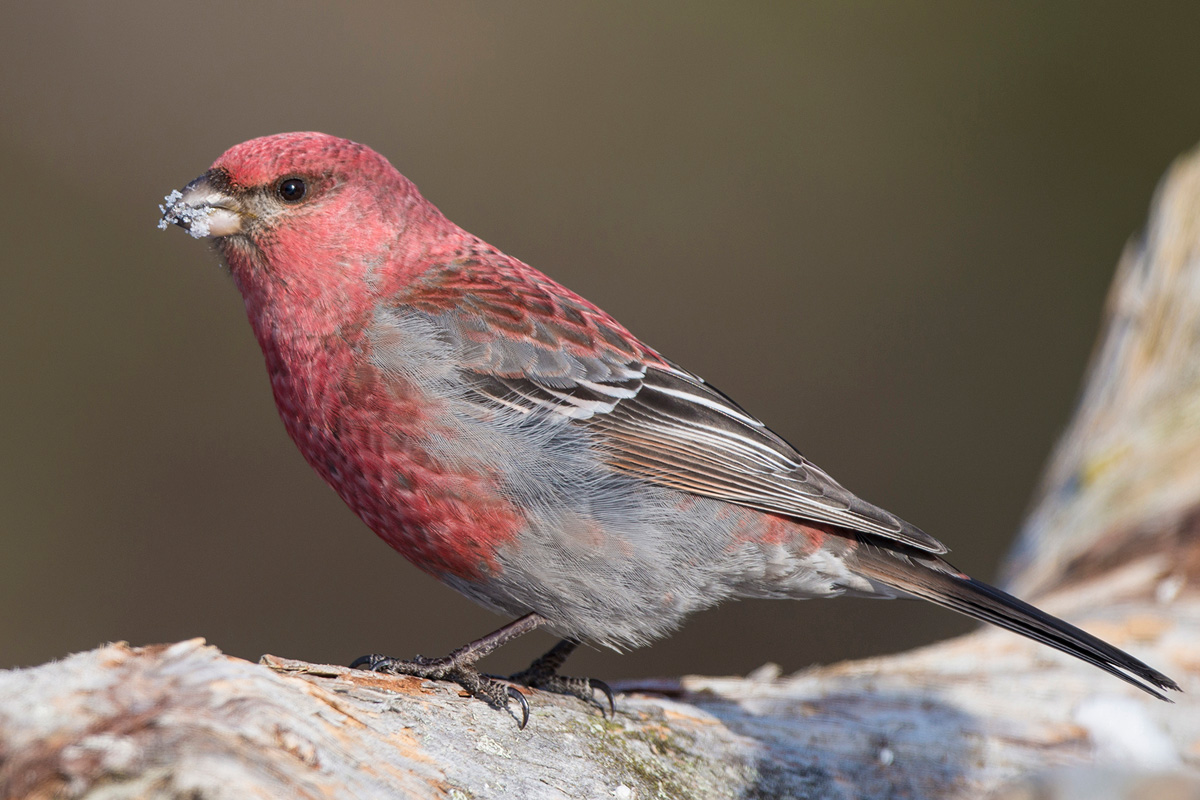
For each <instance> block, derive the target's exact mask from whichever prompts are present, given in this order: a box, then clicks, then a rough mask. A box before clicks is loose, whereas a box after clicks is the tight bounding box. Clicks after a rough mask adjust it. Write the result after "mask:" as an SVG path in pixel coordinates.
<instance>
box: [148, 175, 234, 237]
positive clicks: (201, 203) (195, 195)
mask: <svg viewBox="0 0 1200 800" xmlns="http://www.w3.org/2000/svg"><path fill="white" fill-rule="evenodd" d="M214 172H219V171H214V170H210V171H209V172H206V173H204V174H203V175H201V176H200V177H199V178H196V180H194V181H192V182H191V183H189V184H188V185H187V186H185V187H183V191H180V190H178V189H176V190H175V191H173V192H171V193H170V194H169V195H167V196H166V198H165V200H166V202H165V203H164V204H163V205H160V206H159V207H158V210H159V211H161V212H162V219H160V220H159V221H158V227H159V230H166V229H167V226H168V225H178V226H179V227H181V228H183V229H184V230H186V231H187V232H188V233H190V234H191V235H192V236H195V237H196V238H197V239H204V238H206V237H207V238H216V237H220V236H231V235H233V234H235V233H241V231H242V221H243V219H244V217H245V214H244V212H243V211H242V210H241V207H240V206H241V204H240V203H239V202H238V201H237V199H236V198H235V197H233V196H232V195H230V194H229V193H228V192H227V191H224V190H223V189H222V185H223V184H227V182H226V181H225V180H223V178H224V174H223V173H221V174H214Z"/></svg>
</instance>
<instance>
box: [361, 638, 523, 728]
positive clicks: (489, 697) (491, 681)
mask: <svg viewBox="0 0 1200 800" xmlns="http://www.w3.org/2000/svg"><path fill="white" fill-rule="evenodd" d="M350 668H351V669H365V670H367V671H369V672H380V673H384V674H386V675H411V676H413V677H415V678H425V679H426V680H431V681H452V682H454V683H457V684H458V685H459V686H461V687H462V688H463V689H464V690H466V692H467V693H468V694H470V695H471V696H472V697H474V698H476V699H478V700H482V701H483V702H485V703H487V704H488V705H489V706H491V707H492V708H495V709H499V710H502V711H508V712H509V713H510V714H512V715H513V716H514V717H516V718H517V722H518V725H519V727H521V728H524V727H525V724H526V723H527V722H529V702H528V701H527V700H526V699H525V695H523V694H521V692H520V690H518V689H516V688H514V687H512V686H509V685H507V684H506V683H502V682H501V681H499V680H497V679H495V678H493V677H491V676H489V675H484V674H482V673H481V672H480V671H479V670H477V669H476V668H475V666H474V664H473V663H470V662H465V661H464V659H461V658H456V657H455V654H453V653H452V654H450V655H448V656H446V657H445V658H426V657H425V656H417V657H416V658H414V659H413V660H412V661H404V660H402V659H399V658H390V657H388V656H384V655H380V654H378V653H373V654H371V655H369V656H362V657H361V658H357V659H355V660H354V663H352V664H351V665H350ZM510 701H516V705H517V708H518V709H519V711H520V713H519V714H518V713H517V712H515V711H513V709H512V707H511V706H510V705H509V704H510Z"/></svg>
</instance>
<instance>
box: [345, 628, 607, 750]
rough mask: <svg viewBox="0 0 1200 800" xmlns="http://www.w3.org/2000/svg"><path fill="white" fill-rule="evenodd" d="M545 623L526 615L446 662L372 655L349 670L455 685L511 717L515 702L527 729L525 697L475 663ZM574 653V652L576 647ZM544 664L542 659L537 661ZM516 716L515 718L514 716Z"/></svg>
mask: <svg viewBox="0 0 1200 800" xmlns="http://www.w3.org/2000/svg"><path fill="white" fill-rule="evenodd" d="M544 621H545V620H543V619H542V617H540V616H539V615H538V614H536V613H533V614H526V615H525V616H523V617H521V618H520V619H518V620H516V621H514V622H510V623H509V624H508V625H505V626H504V627H503V628H500V629H499V630H496V631H493V632H492V633H489V634H488V635H487V636H484V637H483V638H482V639H476V640H475V641H473V642H471V643H470V644H467V645H464V646H462V647H460V648H458V649H457V650H455V651H454V652H452V653H451V654H450V655H448V656H446V657H445V658H425V657H424V656H417V657H416V658H414V659H413V660H412V661H403V660H401V659H398V658H389V657H388V656H384V655H380V654H378V653H373V654H371V655H369V656H362V657H361V658H356V659H355V660H354V663H353V664H351V665H350V668H351V669H365V670H368V671H370V672H382V673H386V674H389V675H412V676H413V677H417V678H425V679H427V680H433V681H454V682H455V683H457V684H458V685H459V686H461V687H462V688H464V689H466V690H467V692H469V693H470V694H471V696H472V697H475V698H477V699H479V700H482V701H483V702H485V703H487V704H488V705H489V706H491V707H492V708H497V709H503V710H506V711H509V712H510V713H512V711H511V709H510V708H509V701H510V700H516V701H517V705H518V706H520V709H521V716H520V719H519V720H518V722H519V724H520V727H521V728H524V727H525V724H526V723H527V722H529V703H528V701H526V700H525V695H523V694H521V692H520V691H518V690H517V689H514V688H513V687H512V686H507V685H505V684H504V683H501V682H500V681H499V680H496V679H495V678H492V677H490V676H487V675H483V674H481V673H480V672H479V670H477V669H476V668H475V662H476V661H478V660H479V659H481V658H483V657H484V656H486V655H488V654H489V653H491V652H492V651H493V650H495V649H496V648H498V647H500V646H501V645H504V644H506V643H508V642H510V641H512V640H513V639H515V638H517V637H518V636H521V635H522V634H525V633H528V632H529V631H531V630H533V629H534V628H536V627H537V626H538V625H541V624H542V623H543V622H544ZM571 649H574V647H572V648H571ZM551 652H553V651H551ZM569 652H570V650H567V653H569ZM547 655H549V653H547ZM543 658H545V656H543ZM563 658H566V654H564V655H563V656H562V658H560V659H559V663H562V659H563ZM541 660H542V659H539V660H538V661H541ZM537 663H538V662H536V661H535V662H534V664H537ZM551 672H553V670H551ZM610 697H611V693H610ZM514 716H516V715H515V714H514Z"/></svg>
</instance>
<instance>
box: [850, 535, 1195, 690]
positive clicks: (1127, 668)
mask: <svg viewBox="0 0 1200 800" xmlns="http://www.w3.org/2000/svg"><path fill="white" fill-rule="evenodd" d="M857 556H858V562H859V563H858V567H859V569H860V570H861V571H862V573H863V574H865V575H866V576H867V577H869V578H871V579H872V580H877V581H879V582H880V583H883V584H886V585H888V586H891V587H893V588H895V589H899V590H901V591H903V592H904V593H906V594H909V595H912V596H914V597H919V598H921V599H922V600H928V601H930V602H931V603H936V604H938V605H939V606H943V607H945V608H949V609H951V610H953V611H957V612H959V613H960V614H966V615H967V616H968V617H974V618H975V619H978V620H982V621H983V622H990V623H991V624H993V625H998V626H1000V627H1001V628H1006V629H1008V630H1010V631H1013V632H1014V633H1019V634H1021V635H1022V636H1028V637H1029V638H1030V639H1033V640H1034V641H1037V642H1041V643H1042V644H1046V645H1049V646H1050V647H1053V648H1054V649H1056V650H1061V651H1062V652H1064V653H1069V654H1070V655H1073V656H1075V657H1076V658H1078V659H1081V660H1083V661H1086V662H1088V663H1089V664H1092V665H1094V666H1097V667H1099V668H1100V669H1102V670H1104V671H1105V672H1107V673H1109V674H1110V675H1115V676H1116V677H1118V678H1120V679H1121V680H1123V681H1125V682H1126V683H1129V684H1132V685H1134V686H1136V687H1138V688H1139V689H1141V690H1142V691H1143V692H1146V693H1148V694H1151V695H1154V696H1155V697H1157V698H1158V699H1160V700H1167V698H1166V697H1165V696H1164V695H1163V694H1162V692H1159V691H1157V689H1164V690H1171V691H1180V689H1179V685H1178V684H1176V683H1175V681H1173V680H1171V679H1170V678H1168V677H1167V676H1166V675H1163V674H1162V673H1161V672H1158V671H1157V670H1155V669H1153V668H1151V667H1150V666H1148V665H1146V664H1144V663H1142V662H1141V661H1139V660H1138V659H1136V658H1134V657H1133V656H1131V655H1129V654H1128V653H1126V652H1125V651H1124V650H1120V649H1119V648H1116V647H1113V646H1112V645H1111V644H1109V643H1108V642H1105V641H1103V640H1102V639H1098V638H1096V637H1095V636H1092V635H1091V634H1090V633H1086V632H1084V631H1082V630H1080V629H1079V628H1076V627H1075V626H1074V625H1071V624H1070V623H1068V622H1064V621H1063V620H1061V619H1059V618H1057V617H1054V616H1051V615H1050V614H1047V613H1046V612H1045V611H1042V610H1041V609H1038V608H1035V607H1034V606H1031V605H1030V604H1029V603H1026V602H1024V601H1022V600H1018V599H1017V598H1015V597H1013V596H1012V595H1010V594H1008V593H1007V592H1003V591H1001V590H999V589H997V588H995V587H994V586H989V585H988V584H986V583H983V582H982V581H977V580H975V579H974V578H972V577H970V576H969V575H964V574H963V573H961V572H958V571H957V570H955V569H954V568H953V567H951V566H950V565H949V564H947V563H946V562H945V561H942V560H941V559H940V558H938V557H936V556H931V555H930V554H928V553H920V552H918V551H915V550H909V549H907V548H905V549H904V550H895V549H892V548H891V547H880V546H878V545H876V544H874V543H871V542H869V541H863V540H860V544H859V548H858V551H857ZM1168 702H1170V701H1169V700H1168Z"/></svg>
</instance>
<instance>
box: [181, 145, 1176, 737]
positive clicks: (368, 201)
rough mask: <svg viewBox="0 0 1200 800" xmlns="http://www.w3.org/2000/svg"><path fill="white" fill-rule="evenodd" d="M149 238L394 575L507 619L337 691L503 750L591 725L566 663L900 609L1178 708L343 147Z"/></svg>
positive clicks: (604, 688) (1163, 687)
mask: <svg viewBox="0 0 1200 800" xmlns="http://www.w3.org/2000/svg"><path fill="white" fill-rule="evenodd" d="M159 210H160V211H161V218H160V222H159V226H160V227H161V228H167V227H168V226H170V225H177V226H179V227H182V228H184V229H185V230H186V231H188V232H189V233H190V234H191V235H192V236H194V237H196V238H206V239H210V240H211V241H212V242H213V243H214V245H215V248H216V250H217V251H218V253H219V254H220V256H221V258H222V260H223V262H224V264H225V266H226V267H227V269H228V272H229V274H230V275H231V276H232V279H233V282H234V283H235V284H236V286H237V288H238V290H239V291H240V293H241V295H242V297H243V300H244V303H245V308H246V312H247V316H248V318H249V321H250V325H251V328H252V329H253V332H254V335H255V337H256V339H257V341H258V343H259V345H260V346H261V349H262V352H263V355H264V357H265V361H266V367H267V372H268V375H269V377H270V383H271V389H272V392H273V394H274V399H275V403H276V406H277V408H278V411H279V415H280V417H281V419H282V421H283V424H284V427H285V428H286V429H287V432H288V433H289V434H290V436H291V438H292V439H293V440H294V441H295V443H296V445H297V446H298V448H299V450H300V452H301V453H302V454H303V456H304V458H305V459H306V460H307V461H308V463H309V464H310V465H311V466H312V467H313V469H315V470H316V471H317V473H319V474H320V476H321V477H322V478H324V480H325V481H326V482H328V483H329V485H330V486H332V487H333V489H334V490H335V491H336V492H337V494H338V495H340V497H341V498H342V500H344V501H345V503H346V504H347V505H348V506H349V507H350V508H351V509H352V510H353V511H354V512H355V513H356V514H357V515H358V516H359V517H360V518H361V520H362V521H363V522H364V523H365V524H366V525H367V527H369V528H370V529H372V530H373V531H374V532H375V533H376V534H377V535H378V536H379V537H380V538H382V539H383V540H384V541H385V542H386V543H387V544H389V545H390V546H391V547H393V548H394V549H395V550H397V551H399V552H400V553H401V554H402V555H403V556H404V557H406V558H407V559H408V560H409V561H411V562H412V563H413V564H415V565H416V566H417V567H418V568H420V569H421V570H423V571H424V572H426V573H428V574H430V575H432V576H433V577H435V578H437V579H439V580H440V581H442V582H443V583H445V584H446V585H448V586H450V587H451V588H453V589H456V590H458V591H459V592H461V593H462V594H464V595H466V596H467V597H469V598H471V599H472V600H475V601H477V602H478V603H480V604H482V605H484V606H485V607H487V608H490V609H492V610H493V611H496V612H498V613H500V614H504V615H507V616H509V617H512V618H514V620H513V621H512V622H511V623H509V624H507V625H504V626H503V627H501V628H499V629H498V630H496V631H494V632H493V633H491V634H488V635H487V636H484V637H482V638H480V639H477V640H475V641H472V642H470V643H469V644H467V645H464V646H463V647H461V648H459V649H457V650H455V651H453V652H452V653H450V654H449V655H447V656H445V657H442V658H426V657H423V656H416V657H415V658H411V659H408V660H404V659H399V658H392V657H388V656H384V655H381V654H372V655H369V656H363V657H362V658H360V659H358V660H357V661H355V662H354V663H353V664H352V666H355V667H362V668H366V669H370V670H374V671H377V672H382V673H389V674H398V675H401V674H402V675H415V676H418V677H422V678H427V679H431V680H447V681H452V682H454V683H457V684H458V685H459V686H461V687H462V688H463V689H465V690H466V691H467V692H468V693H469V694H470V695H472V696H474V697H475V698H478V699H479V700H482V701H484V702H486V703H488V704H489V705H491V706H493V707H495V708H497V709H503V710H507V711H508V712H509V713H511V714H513V716H514V717H517V718H518V721H519V724H520V726H521V727H522V728H523V727H524V726H525V724H526V723H527V721H528V719H529V705H528V702H527V700H526V699H525V695H524V693H523V692H521V691H519V690H518V689H517V688H515V687H516V686H524V687H527V688H532V689H541V690H545V691H549V692H557V693H562V694H567V695H571V696H575V697H578V698H581V699H583V700H584V701H586V702H589V703H593V704H595V705H597V706H599V707H600V709H601V711H602V712H606V713H613V712H614V706H613V693H612V690H611V689H610V688H609V686H608V685H607V684H606V683H605V682H604V681H602V680H599V679H596V678H580V677H571V676H564V675H562V674H560V672H559V669H560V667H561V666H562V664H563V662H564V661H565V659H566V658H567V656H569V655H570V654H571V652H572V651H574V650H575V649H576V648H577V647H578V646H579V645H580V644H581V643H589V644H591V645H593V646H602V647H609V648H613V649H616V650H624V649H627V648H633V647H639V646H643V645H646V644H649V643H650V642H652V641H654V640H656V639H659V638H662V637H664V636H667V635H668V634H670V633H671V632H673V631H674V630H676V629H677V628H678V627H679V626H680V625H681V624H682V623H683V621H684V619H685V618H686V617H688V616H689V615H690V614H692V613H695V612H697V611H700V610H702V609H705V608H708V607H711V606H714V605H716V604H718V603H720V602H722V601H725V600H730V599H734V598H792V599H805V598H825V597H836V596H859V597H881V598H890V597H906V598H919V599H922V600H926V601H929V602H932V603H935V604H937V605H939V606H943V607H945V608H948V609H951V610H953V611H957V612H959V613H962V614H965V615H967V616H969V617H973V618H975V619H977V620H981V621H983V622H988V623H991V624H993V625H997V626H999V627H1001V628H1005V629H1008V630H1009V631H1013V632H1015V633H1018V634H1021V635H1023V636H1026V637H1029V638H1030V639H1033V640H1035V641H1038V642H1041V643H1042V644H1045V645H1048V646H1050V647H1052V648H1055V649H1057V650H1060V651H1062V652H1065V653H1068V654H1070V655H1072V656H1075V657H1076V658H1079V659H1081V660H1083V661H1085V662H1087V663H1089V664H1092V665H1093V666H1095V667H1098V668H1099V669H1101V670H1104V671H1105V672H1108V673H1110V674H1111V675H1114V676H1116V677H1118V678H1120V679H1121V680H1123V681H1126V682H1127V683H1129V684H1132V685H1133V686H1136V687H1138V688H1139V689H1141V690H1142V691H1144V692H1147V693H1148V694H1150V695H1152V696H1154V697H1156V698H1159V699H1163V700H1165V699H1167V697H1166V696H1165V695H1164V694H1163V692H1164V691H1178V690H1179V686H1178V685H1177V684H1176V683H1175V681H1173V680H1172V679H1171V678H1169V677H1167V676H1166V675H1164V674H1162V673H1161V672H1158V671H1157V670H1155V669H1153V668H1151V667H1150V666H1148V665H1146V664H1144V663H1143V662H1141V661H1139V660H1138V659H1136V658H1134V657H1133V656H1131V655H1129V654H1128V653H1126V652H1124V651H1122V650H1120V649H1118V648H1116V647H1114V646H1113V645H1111V644H1109V643H1107V642H1105V641H1103V640H1101V639H1099V638H1097V637H1095V636H1093V635H1091V634H1089V633H1087V632H1085V631H1083V630H1081V629H1079V628H1077V627H1075V626H1074V625H1071V624H1069V623H1067V622H1065V621H1063V620H1061V619H1058V618H1056V617H1054V616H1051V615H1050V614H1047V613H1046V612H1044V611H1042V610H1040V609H1038V608H1036V607H1034V606H1032V605H1030V604H1028V603H1026V602H1024V601H1022V600H1019V599H1017V598H1016V597H1013V596H1012V595H1010V594H1008V593H1006V592H1004V591H1002V590H1000V589H997V588H995V587H992V586H990V585H988V584H986V583H984V582H982V581H979V580H976V579H974V578H972V577H970V576H969V575H967V574H965V573H963V572H961V571H959V570H958V569H956V568H954V567H953V566H951V565H950V564H949V563H948V562H947V561H946V560H945V559H944V558H943V556H944V555H945V554H946V553H947V552H948V548H947V547H946V546H945V545H944V544H942V542H940V541H939V540H937V539H935V538H934V537H933V536H931V535H929V534H927V533H925V532H924V531H922V530H921V529H919V528H917V527H915V526H914V525H912V524H910V523H908V522H906V521H904V520H902V519H901V518H899V517H898V516H896V515H895V514H892V513H891V512H889V511H886V510H884V509H882V508H880V507H878V506H875V505H873V504H871V503H869V502H867V501H865V500H862V499H860V498H859V497H857V496H856V495H855V494H853V493H851V492H850V491H849V490H847V489H845V488H844V487H843V486H842V485H841V484H839V483H838V482H837V481H836V480H834V478H832V477H831V476H830V475H829V474H828V473H826V472H825V471H824V470H822V469H821V468H820V467H818V466H817V465H816V464H814V463H812V462H811V461H809V460H808V459H807V458H805V457H804V456H803V455H801V453H800V452H799V450H797V449H796V448H795V447H793V446H792V445H791V444H789V443H788V442H787V441H785V440H784V439H783V438H782V437H780V436H779V435H777V434H776V433H774V432H773V431H772V430H771V429H770V428H768V427H767V426H766V425H765V424H764V423H763V422H762V421H760V420H759V419H758V418H757V417H755V416H754V415H752V414H750V413H749V412H748V411H746V410H745V409H744V408H742V406H740V405H738V404H737V403H736V402H735V401H734V400H733V399H731V398H730V397H729V396H727V395H726V394H724V393H722V392H720V391H718V390H717V389H716V388H715V387H713V386H712V385H711V384H709V383H707V382H705V381H704V380H703V379H702V378H701V377H699V376H698V375H696V374H695V373H693V372H690V371H688V370H687V369H685V368H684V367H682V366H680V365H678V364H676V363H675V362H673V361H671V360H669V359H667V358H666V357H664V356H663V355H661V354H660V353H659V352H658V351H656V350H655V349H653V348H651V347H650V346H649V345H646V344H644V343H643V342H642V341H641V340H640V339H638V338H637V337H636V336H634V335H633V334H632V333H631V332H629V330H627V329H626V328H625V327H624V326H623V325H621V323H619V322H618V321H617V320H616V319H614V318H613V317H612V316H610V315H609V314H607V313H606V312H604V311H603V310H601V309H600V308H598V307H597V306H596V305H594V304H592V303H591V302H589V301H588V300H586V299H584V298H583V297H581V296H580V295H578V294H576V293H574V292H572V291H571V290H569V289H567V288H566V287H564V286H562V285H560V284H559V283H557V282H556V281H554V280H553V279H551V278H550V277H548V276H547V275H545V274H544V273H542V272H539V271H538V270H536V269H534V268H533V267H531V266H529V265H527V264H525V263H524V262H522V261H520V260H518V259H516V258H513V257H511V256H508V255H506V254H504V253H503V252H501V251H500V250H499V249H497V248H496V247H493V246H492V245H490V244H488V243H486V242H484V241H483V240H482V239H480V238H478V237H476V236H474V235H472V234H470V233H468V232H467V231H465V230H463V229H462V228H460V227H459V226H458V225H456V224H454V223H453V222H451V221H450V220H449V219H447V218H446V216H445V215H443V214H442V213H441V212H440V211H439V210H438V209H437V208H436V207H435V206H434V205H433V204H432V203H430V202H429V201H428V200H426V199H425V198H424V197H423V196H422V195H421V194H420V192H418V190H417V188H416V187H415V185H414V184H413V183H412V182H411V181H410V180H409V179H408V178H406V177H404V176H403V175H402V174H401V173H400V172H399V171H398V170H397V169H396V168H395V167H394V166H392V164H391V163H390V162H389V161H388V160H387V159H386V158H384V157H383V156H382V155H380V154H379V153H377V152H376V151H374V150H372V149H371V148H369V147H367V146H365V145H362V144H359V143H356V142H353V141H350V140H347V139H342V138H338V137H334V136H331V135H328V134H322V133H316V132H298V133H284V134H277V135H273V136H265V137H261V138H256V139H252V140H249V141H247V142H243V143H241V144H238V145H236V146H234V147H232V148H230V149H229V150H227V151H226V152H225V153H224V154H222V155H221V156H220V157H219V158H217V160H216V161H215V162H213V164H212V165H211V167H210V168H209V169H208V170H207V171H205V172H204V173H203V174H202V175H201V176H200V177H198V178H196V179H195V180H193V181H191V182H190V183H188V184H187V185H186V186H185V187H184V188H183V189H182V190H175V191H173V192H171V193H170V194H169V195H167V196H166V199H165V202H164V203H163V204H162V205H160V206H159ZM536 628H543V629H546V630H548V631H550V632H551V633H553V634H555V635H556V636H558V637H559V639H560V640H559V642H558V644H556V645H555V646H554V647H553V648H552V649H551V650H550V651H549V652H547V653H546V654H545V655H543V656H541V657H540V658H538V659H537V660H535V661H534V662H533V663H532V664H531V665H530V667H529V668H528V669H526V670H524V671H522V672H520V673H517V674H515V675H512V676H508V678H500V677H497V676H492V675H485V674H483V673H481V672H480V671H479V668H478V667H477V662H478V661H479V660H480V659H481V658H483V657H484V656H486V655H488V654H489V653H491V652H493V651H494V650H496V649H497V648H498V647H500V646H502V645H503V644H505V643H507V642H509V641H512V640H513V639H515V638H516V637H518V636H521V635H523V634H525V633H527V632H529V631H531V630H534V629H536ZM597 693H599V694H600V695H602V696H603V697H604V699H605V700H606V701H607V707H605V704H604V703H602V702H600V700H599V699H597ZM518 714H519V716H518Z"/></svg>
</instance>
